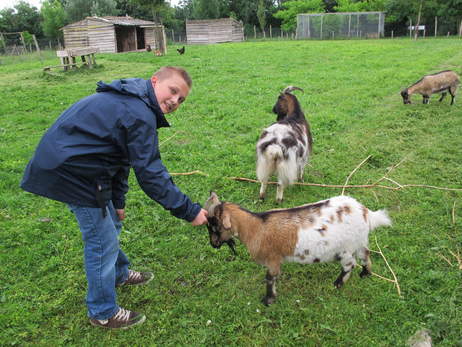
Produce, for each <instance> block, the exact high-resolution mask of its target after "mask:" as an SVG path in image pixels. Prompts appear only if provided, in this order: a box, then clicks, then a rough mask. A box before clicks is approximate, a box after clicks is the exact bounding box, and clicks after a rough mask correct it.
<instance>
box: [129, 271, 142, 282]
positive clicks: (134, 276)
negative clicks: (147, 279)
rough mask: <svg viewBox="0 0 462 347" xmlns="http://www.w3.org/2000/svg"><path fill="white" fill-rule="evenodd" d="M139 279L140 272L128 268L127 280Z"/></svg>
mask: <svg viewBox="0 0 462 347" xmlns="http://www.w3.org/2000/svg"><path fill="white" fill-rule="evenodd" d="M140 279H141V273H140V272H138V271H132V270H128V280H130V281H131V280H135V281H138V280H140Z"/></svg>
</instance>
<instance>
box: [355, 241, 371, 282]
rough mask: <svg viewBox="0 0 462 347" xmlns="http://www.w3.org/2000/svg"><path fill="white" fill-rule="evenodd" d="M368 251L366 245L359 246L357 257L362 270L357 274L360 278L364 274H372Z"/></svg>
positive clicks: (364, 275)
mask: <svg viewBox="0 0 462 347" xmlns="http://www.w3.org/2000/svg"><path fill="white" fill-rule="evenodd" d="M370 253H371V252H370V251H369V250H368V249H367V248H366V247H363V248H361V249H360V250H359V251H358V252H357V254H358V258H359V260H360V262H361V265H362V267H363V270H362V271H361V273H360V274H359V276H360V277H361V278H362V277H366V276H370V275H371V274H372V272H371V266H372V264H371V258H370V256H369V255H370Z"/></svg>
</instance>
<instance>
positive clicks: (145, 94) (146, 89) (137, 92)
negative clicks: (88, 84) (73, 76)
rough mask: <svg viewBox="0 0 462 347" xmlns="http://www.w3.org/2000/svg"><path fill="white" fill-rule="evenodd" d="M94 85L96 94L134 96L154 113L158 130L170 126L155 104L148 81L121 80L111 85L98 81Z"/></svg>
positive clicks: (135, 79)
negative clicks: (115, 93) (109, 93)
mask: <svg viewBox="0 0 462 347" xmlns="http://www.w3.org/2000/svg"><path fill="white" fill-rule="evenodd" d="M96 85H97V87H96V91H97V92H98V93H101V92H117V93H120V94H124V95H131V96H135V97H137V98H139V99H141V100H143V102H144V103H145V104H146V105H147V106H148V107H150V108H151V109H152V110H153V112H154V113H155V115H156V118H157V127H158V128H161V127H169V126H170V124H169V123H168V121H167V119H166V118H165V115H164V113H163V112H162V110H161V108H160V107H159V103H158V102H157V98H156V94H155V93H154V89H153V88H152V84H151V81H150V80H145V79H142V78H123V79H119V80H115V81H112V82H111V83H104V82H103V81H99V82H98V83H97V84H96Z"/></svg>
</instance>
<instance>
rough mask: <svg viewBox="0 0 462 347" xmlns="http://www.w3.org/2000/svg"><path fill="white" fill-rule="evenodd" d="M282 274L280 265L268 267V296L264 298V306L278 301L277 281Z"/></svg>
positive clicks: (266, 279) (266, 278)
mask: <svg viewBox="0 0 462 347" xmlns="http://www.w3.org/2000/svg"><path fill="white" fill-rule="evenodd" d="M279 273H280V265H275V266H272V267H268V271H267V272H266V277H265V281H266V295H265V296H264V297H263V300H262V302H263V304H264V305H265V306H268V305H271V304H272V303H273V302H275V301H276V279H277V277H278V275H279Z"/></svg>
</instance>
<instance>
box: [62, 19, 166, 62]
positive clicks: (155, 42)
mask: <svg viewBox="0 0 462 347" xmlns="http://www.w3.org/2000/svg"><path fill="white" fill-rule="evenodd" d="M61 30H62V31H63V33H64V46H65V48H66V49H68V48H82V47H97V48H99V51H100V52H101V53H119V52H130V51H137V50H144V49H146V48H148V49H149V47H150V48H151V49H153V50H154V49H155V50H159V51H160V52H161V53H162V54H165V53H166V51H167V44H166V41H167V40H166V37H165V31H164V26H163V25H160V24H157V23H154V22H150V21H147V20H142V19H136V18H132V17H128V16H126V17H87V18H85V19H83V20H81V21H78V22H75V23H72V24H68V25H66V26H65V27H63V28H61ZM148 45H149V47H148Z"/></svg>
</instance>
